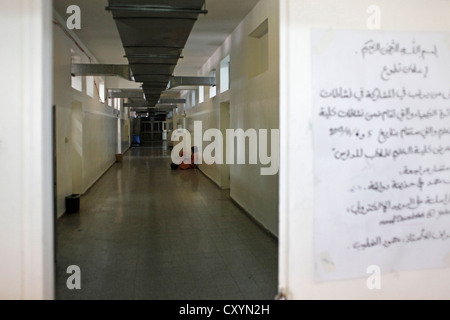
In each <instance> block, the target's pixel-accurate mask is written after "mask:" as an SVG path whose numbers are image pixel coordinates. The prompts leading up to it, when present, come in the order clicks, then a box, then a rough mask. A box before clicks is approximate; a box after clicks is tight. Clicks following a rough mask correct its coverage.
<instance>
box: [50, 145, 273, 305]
mask: <svg viewBox="0 0 450 320" xmlns="http://www.w3.org/2000/svg"><path fill="white" fill-rule="evenodd" d="M169 156H170V153H169V152H168V151H167V150H165V149H162V148H160V147H151V148H150V147H149V148H143V147H141V148H133V149H131V150H130V151H129V152H128V153H127V155H126V156H125V158H124V162H123V163H121V164H115V165H114V166H113V167H112V168H111V170H109V171H108V172H107V173H106V174H105V175H104V176H103V177H102V178H101V179H100V180H99V182H98V183H97V184H95V185H94V187H93V188H91V189H90V190H89V192H88V193H87V194H86V195H85V196H83V197H82V198H81V210H80V213H78V214H71V215H64V216H63V217H62V218H61V219H59V221H58V224H57V228H58V236H57V237H58V250H57V274H56V278H57V286H56V288H57V299H152V300H156V299H162V300H171V299H201V300H213V299H214V300H215V299H266V300H270V299H273V298H274V297H275V295H276V293H277V264H278V263H277V254H278V253H277V244H276V241H274V239H272V238H271V237H270V236H268V235H267V234H266V233H264V232H263V231H262V230H261V229H259V227H257V226H256V225H255V224H254V223H253V222H252V221H251V220H250V219H249V218H248V217H247V216H246V215H245V214H244V213H243V212H242V211H241V210H240V209H239V208H237V207H236V206H235V205H234V204H233V203H232V202H231V201H230V200H229V193H228V192H226V191H221V190H220V189H219V188H217V187H216V185H215V184H213V183H212V182H211V181H210V180H209V179H207V178H206V177H205V176H204V175H203V174H202V173H201V172H199V171H197V170H190V171H171V170H170V168H169V164H170V157H169ZM70 265H77V266H79V267H80V268H81V290H69V289H67V286H66V280H67V278H68V277H69V276H70V275H69V274H67V273H66V270H67V267H68V266H70Z"/></svg>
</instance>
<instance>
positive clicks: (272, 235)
mask: <svg viewBox="0 0 450 320" xmlns="http://www.w3.org/2000/svg"><path fill="white" fill-rule="evenodd" d="M198 170H199V171H200V172H201V173H202V174H203V175H204V176H205V177H206V178H207V179H209V180H210V181H211V182H213V183H214V185H216V187H217V188H219V189H220V190H226V189H222V188H221V187H220V186H219V184H218V183H217V182H215V181H214V180H213V179H212V178H211V177H210V176H209V175H207V174H206V173H205V172H204V171H203V170H201V167H198ZM230 200H231V202H232V203H233V204H234V205H235V206H236V207H238V208H239V209H240V210H241V211H242V212H243V213H244V214H245V215H246V216H247V218H249V219H250V220H251V221H252V222H253V223H254V224H256V225H257V226H258V227H259V228H260V229H261V230H262V231H263V232H264V233H266V234H267V235H269V237H270V238H271V239H272V240H274V241H275V242H276V243H278V237H277V236H276V235H275V234H273V232H272V231H270V230H269V229H267V228H266V226H265V225H264V224H262V223H261V222H260V221H258V220H257V219H256V218H255V217H254V216H253V215H252V214H251V213H250V212H248V211H247V210H246V209H245V208H244V207H243V206H241V205H240V204H239V202H237V201H236V200H235V199H233V197H232V196H231V194H230Z"/></svg>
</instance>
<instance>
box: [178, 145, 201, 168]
mask: <svg viewBox="0 0 450 320" xmlns="http://www.w3.org/2000/svg"><path fill="white" fill-rule="evenodd" d="M197 153H198V148H197V147H195V146H194V147H192V148H191V158H190V159H189V157H188V155H186V157H185V156H184V153H183V151H181V152H180V156H181V157H182V158H183V161H182V162H181V164H180V166H179V167H178V169H180V170H188V169H196V168H197V164H196V163H197V159H198V154H197Z"/></svg>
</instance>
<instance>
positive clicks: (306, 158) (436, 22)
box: [279, 0, 450, 299]
mask: <svg viewBox="0 0 450 320" xmlns="http://www.w3.org/2000/svg"><path fill="white" fill-rule="evenodd" d="M372 4H376V5H379V7H380V8H381V30H383V31H394V30H395V31H403V30H409V31H440V32H442V31H445V32H448V31H449V30H450V21H449V19H448V12H450V2H448V1H443V0H426V1H425V0H408V1H406V0H396V1H392V0H379V1H361V0H349V1H337V0H323V1H314V0H282V1H281V8H280V17H281V18H280V19H281V24H280V28H281V32H280V36H281V39H280V41H281V43H280V55H281V60H280V82H281V83H280V88H281V93H280V99H281V101H280V126H281V174H280V268H279V270H280V291H281V292H283V293H284V294H285V295H286V296H287V297H288V298H289V299H448V298H450V289H449V288H450V282H449V281H450V280H449V279H450V269H440V270H427V271H413V272H401V273H391V274H386V275H383V276H382V278H381V286H382V287H381V290H368V289H367V286H366V280H367V279H366V278H361V279H356V280H349V281H334V282H325V283H321V284H317V283H315V282H314V281H313V274H314V260H313V240H314V239H313V196H314V195H313V185H314V177H313V160H314V159H313V154H312V132H311V108H312V106H311V65H310V61H311V48H310V29H311V28H327V29H328V28H329V29H338V28H344V29H356V30H367V28H366V20H367V18H368V14H367V13H366V10H367V8H368V6H369V5H372Z"/></svg>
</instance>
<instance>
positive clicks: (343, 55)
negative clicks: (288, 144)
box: [311, 30, 450, 281]
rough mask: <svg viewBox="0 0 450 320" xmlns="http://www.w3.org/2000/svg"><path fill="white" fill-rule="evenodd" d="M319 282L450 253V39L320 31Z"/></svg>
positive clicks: (439, 262) (435, 260) (316, 102)
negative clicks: (371, 267) (368, 269)
mask: <svg viewBox="0 0 450 320" xmlns="http://www.w3.org/2000/svg"><path fill="white" fill-rule="evenodd" d="M311 41H312V43H311V45H312V85H313V87H312V94H313V96H312V103H313V114H314V116H313V138H314V142H313V143H314V174H315V186H314V193H315V209H314V243H315V261H316V274H315V275H316V280H317V281H325V280H338V279H346V278H353V277H362V276H364V277H366V276H367V268H368V267H369V266H371V265H376V266H379V267H380V269H381V271H382V272H392V271H402V270H413V269H426V268H440V267H444V266H445V262H444V261H445V259H446V258H448V257H449V256H450V255H449V253H450V37H449V35H446V34H439V33H432V34H430V33H410V32H408V33H407V32H395V33H393V32H389V33H382V32H373V31H367V32H366V31H347V30H334V31H331V30H313V31H312V32H311Z"/></svg>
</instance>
